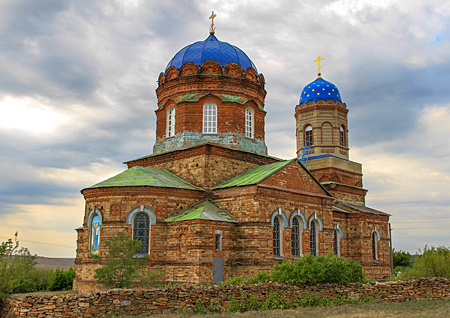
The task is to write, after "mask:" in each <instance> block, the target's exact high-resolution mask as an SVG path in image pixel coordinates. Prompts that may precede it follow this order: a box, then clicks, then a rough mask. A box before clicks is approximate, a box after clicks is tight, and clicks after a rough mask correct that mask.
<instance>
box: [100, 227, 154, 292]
mask: <svg viewBox="0 0 450 318" xmlns="http://www.w3.org/2000/svg"><path fill="white" fill-rule="evenodd" d="M104 242H105V243H104V244H105V246H106V248H107V250H108V253H107V254H106V255H105V256H104V257H103V258H100V257H99V258H98V261H99V263H101V264H102V265H103V266H102V267H101V268H98V269H96V270H95V275H94V277H95V278H96V279H97V282H98V283H100V284H102V285H104V286H106V287H107V288H130V287H134V286H147V285H151V284H152V283H154V282H155V281H157V280H158V279H159V278H160V275H158V274H155V272H153V271H146V270H145V269H146V265H147V257H144V258H137V257H135V256H134V255H135V254H136V252H137V251H138V249H139V247H140V246H141V244H142V242H141V241H139V240H133V239H131V238H130V236H129V235H127V234H125V233H123V232H119V233H117V235H115V236H112V237H111V238H109V239H106V240H105V241H104Z"/></svg>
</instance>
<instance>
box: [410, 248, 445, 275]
mask: <svg viewBox="0 0 450 318" xmlns="http://www.w3.org/2000/svg"><path fill="white" fill-rule="evenodd" d="M401 277H402V278H406V279H415V278H421V277H447V278H450V249H449V248H447V247H443V246H440V247H428V246H425V249H424V251H423V254H422V255H415V256H414V264H413V265H412V267H408V268H406V270H405V271H404V272H402V275H401Z"/></svg>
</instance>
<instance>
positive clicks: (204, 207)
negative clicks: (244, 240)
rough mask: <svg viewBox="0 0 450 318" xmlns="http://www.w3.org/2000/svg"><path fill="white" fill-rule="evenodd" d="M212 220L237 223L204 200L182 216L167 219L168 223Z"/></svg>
mask: <svg viewBox="0 0 450 318" xmlns="http://www.w3.org/2000/svg"><path fill="white" fill-rule="evenodd" d="M198 219H200V220H211V221H223V222H233V223H237V221H236V220H234V219H233V218H232V217H231V216H229V215H228V214H226V213H225V212H223V211H222V210H220V208H219V207H218V206H217V205H215V204H214V203H212V202H211V201H209V200H203V201H200V202H199V203H197V204H195V205H194V206H193V207H191V208H189V209H187V210H186V211H184V212H183V213H181V214H178V215H175V216H173V217H171V218H168V219H165V221H166V222H176V221H188V220H198Z"/></svg>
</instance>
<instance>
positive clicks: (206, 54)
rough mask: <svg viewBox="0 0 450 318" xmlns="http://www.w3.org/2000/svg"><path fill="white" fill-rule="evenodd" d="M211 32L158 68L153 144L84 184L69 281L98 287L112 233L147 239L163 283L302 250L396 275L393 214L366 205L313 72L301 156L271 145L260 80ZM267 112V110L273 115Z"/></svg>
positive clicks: (234, 271) (336, 103) (255, 266)
mask: <svg viewBox="0 0 450 318" xmlns="http://www.w3.org/2000/svg"><path fill="white" fill-rule="evenodd" d="M211 18H212V24H211V28H210V34H209V36H208V37H207V39H206V40H204V41H198V42H195V43H192V44H190V45H187V46H186V47H184V48H182V49H181V50H180V51H179V52H178V53H176V54H175V56H174V57H173V58H172V59H171V60H170V61H169V63H168V65H167V67H166V68H165V69H164V71H163V72H161V73H160V75H159V77H158V84H157V88H156V95H157V109H156V111H155V113H156V141H155V144H154V146H153V154H150V155H147V156H144V157H141V158H137V159H133V160H129V161H127V162H125V164H126V165H127V169H126V170H125V171H123V172H121V173H119V174H118V175H116V176H113V177H111V178H109V179H107V180H104V181H102V182H99V183H97V184H95V185H93V186H90V187H87V188H85V189H83V190H82V191H81V193H82V194H83V196H84V199H85V202H86V204H85V212H84V218H83V225H82V227H80V228H78V229H77V235H78V237H77V256H76V260H75V263H76V277H75V281H74V289H75V290H76V291H78V292H88V291H92V290H95V289H98V287H97V285H96V281H95V279H94V270H95V269H96V268H98V267H99V265H98V264H97V263H96V262H95V256H96V255H100V256H101V255H104V254H105V253H107V251H106V250H105V247H104V244H103V242H104V241H105V240H107V239H108V238H109V237H111V236H113V235H115V234H116V233H117V232H126V233H129V235H130V236H131V237H133V239H137V240H140V241H141V242H142V245H141V247H140V249H139V251H138V253H137V255H136V257H143V256H148V268H149V269H152V268H159V269H161V270H162V271H163V273H164V278H163V279H164V280H165V281H167V282H193V283H218V282H220V281H222V280H226V279H228V278H230V277H233V276H239V275H243V276H244V277H248V276H250V275H254V274H256V273H257V272H258V271H261V270H263V271H270V270H271V269H272V268H273V265H274V264H275V263H280V262H282V261H284V260H288V261H293V260H295V259H297V258H301V257H302V256H304V255H305V254H307V253H311V254H312V255H324V254H327V253H330V252H332V253H335V254H337V255H339V256H342V257H344V258H348V259H351V260H355V261H358V262H360V263H361V264H362V266H363V269H364V273H365V274H366V276H367V277H368V278H375V279H379V280H380V279H385V278H387V277H389V276H390V275H391V266H392V257H391V239H390V224H389V214H387V213H385V212H382V211H378V210H375V209H372V208H370V207H367V206H366V205H365V195H366V193H367V190H366V189H365V188H364V187H363V182H362V176H363V174H362V166H361V164H360V163H357V162H354V161H351V160H350V159H349V151H350V149H349V140H348V132H349V128H348V120H347V117H348V112H349V109H347V105H346V104H345V103H343V101H342V98H341V95H340V92H339V90H338V88H337V87H336V86H335V85H334V84H333V83H331V82H329V81H326V80H325V79H323V78H322V76H321V74H320V60H321V58H320V56H319V57H318V59H317V62H318V63H319V72H318V77H317V79H316V80H314V81H313V82H311V83H309V84H307V85H306V86H305V87H304V89H303V91H302V92H299V94H300V100H299V103H298V105H296V106H295V101H286V102H287V103H292V104H293V107H292V111H293V113H294V116H295V120H296V137H297V154H292V156H293V157H294V158H293V159H291V160H282V159H279V158H275V157H272V156H269V155H268V150H267V146H266V143H265V116H266V111H265V97H266V90H265V79H264V76H263V74H262V73H259V72H258V69H257V68H256V66H255V64H254V63H253V62H252V61H251V59H250V58H249V57H248V56H247V55H246V54H245V53H244V51H242V50H241V49H240V48H238V47H236V46H233V45H231V44H229V43H227V42H222V41H220V40H219V39H218V38H217V37H216V35H215V30H214V25H213V21H214V14H213V15H212V16H211ZM269 115H270V114H269Z"/></svg>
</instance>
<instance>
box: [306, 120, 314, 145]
mask: <svg viewBox="0 0 450 318" xmlns="http://www.w3.org/2000/svg"><path fill="white" fill-rule="evenodd" d="M312 144H313V129H312V126H311V125H308V126H306V127H305V146H310V145H312Z"/></svg>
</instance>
